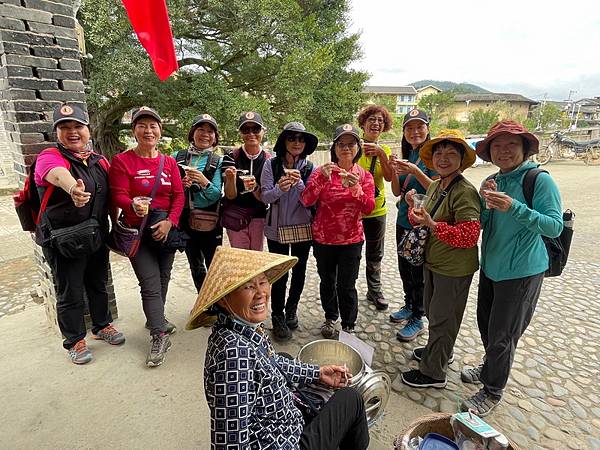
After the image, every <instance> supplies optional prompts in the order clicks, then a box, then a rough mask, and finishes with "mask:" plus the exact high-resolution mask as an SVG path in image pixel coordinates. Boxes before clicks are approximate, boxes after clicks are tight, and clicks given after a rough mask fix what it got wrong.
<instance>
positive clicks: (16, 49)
mask: <svg viewBox="0 0 600 450" xmlns="http://www.w3.org/2000/svg"><path fill="white" fill-rule="evenodd" d="M0 44H2V47H3V51H4V53H6V54H8V53H11V54H16V55H29V45H27V44H21V43H18V42H6V41H5V42H1V41H0Z"/></svg>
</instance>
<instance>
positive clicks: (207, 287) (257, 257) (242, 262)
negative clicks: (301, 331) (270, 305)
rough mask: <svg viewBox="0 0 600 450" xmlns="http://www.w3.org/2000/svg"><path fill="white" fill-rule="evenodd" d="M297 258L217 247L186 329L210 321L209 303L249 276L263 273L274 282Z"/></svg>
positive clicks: (270, 281)
mask: <svg viewBox="0 0 600 450" xmlns="http://www.w3.org/2000/svg"><path fill="white" fill-rule="evenodd" d="M297 262H298V258H296V257H295V256H287V255H280V254H278V253H268V252H257V251H254V250H242V249H239V248H230V247H222V246H219V247H217V250H216V251H215V255H214V257H213V260H212V262H211V263H210V267H209V269H208V272H207V274H206V278H205V279H204V283H202V287H201V288H200V292H199V293H198V297H197V298H196V303H195V304H194V307H193V308H192V312H191V313H190V318H189V320H188V323H187V325H186V326H185V328H186V330H193V329H194V328H198V327H201V326H208V325H211V324H212V323H213V322H214V315H211V314H208V311H209V309H210V307H211V306H212V305H214V304H215V303H217V302H218V301H219V300H221V299H222V298H223V297H225V296H226V295H227V294H229V293H231V292H233V291H235V290H236V289H237V288H239V287H240V286H242V285H243V284H244V283H246V282H248V281H250V280H251V279H252V278H254V277H256V276H257V275H260V274H261V273H265V275H267V278H268V279H269V283H271V284H273V283H274V282H275V281H277V280H278V279H279V278H281V277H282V276H283V275H284V274H285V273H286V272H287V271H289V270H290V269H291V268H292V267H293V266H294V265H295V264H296V263H297Z"/></svg>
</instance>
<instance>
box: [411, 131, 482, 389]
mask: <svg viewBox="0 0 600 450" xmlns="http://www.w3.org/2000/svg"><path fill="white" fill-rule="evenodd" d="M419 154H420V158H421V160H422V161H423V162H424V164H425V166H426V167H428V168H430V169H433V170H435V171H436V172H437V173H438V174H439V176H440V179H439V180H436V181H434V182H433V183H431V184H430V185H429V188H428V189H427V194H426V195H423V194H417V193H416V191H415V190H412V189H411V190H410V191H409V192H407V193H406V202H407V203H408V205H409V207H410V209H409V220H410V221H411V223H412V224H413V225H415V226H416V225H418V226H426V227H428V228H429V237H428V238H427V242H426V244H425V264H424V265H423V276H424V281H425V287H424V294H423V300H424V307H425V314H426V315H427V319H428V320H429V338H428V340H427V345H426V346H425V347H417V348H415V349H414V350H413V357H414V358H415V359H416V360H417V361H419V368H418V369H415V370H410V371H408V372H403V373H402V382H403V383H405V384H407V385H409V386H413V387H417V388H424V387H436V388H442V387H444V386H445V385H446V371H447V369H448V364H449V363H450V362H451V360H452V358H453V351H452V349H453V347H454V342H455V341H456V336H457V335H458V331H459V329H460V324H461V322H462V317H463V314H464V311H465V307H466V305H467V297H468V295H469V288H470V286H471V280H472V279H473V274H474V273H475V272H476V271H477V269H478V268H479V261H478V257H477V240H478V239H479V214H480V204H479V195H478V193H477V189H476V188H475V187H474V186H473V185H472V184H471V183H469V182H468V181H467V180H466V179H465V178H464V177H463V176H462V175H461V173H462V172H463V171H464V170H465V169H467V168H468V167H470V166H472V165H473V163H474V162H475V151H474V150H473V149H472V148H471V146H470V145H469V144H468V143H467V142H465V140H464V137H463V136H462V134H461V133H460V132H459V131H457V130H443V131H441V132H440V134H439V135H438V136H437V137H436V138H435V139H432V140H430V141H428V142H427V143H425V145H423V146H422V147H421V150H420V151H419Z"/></svg>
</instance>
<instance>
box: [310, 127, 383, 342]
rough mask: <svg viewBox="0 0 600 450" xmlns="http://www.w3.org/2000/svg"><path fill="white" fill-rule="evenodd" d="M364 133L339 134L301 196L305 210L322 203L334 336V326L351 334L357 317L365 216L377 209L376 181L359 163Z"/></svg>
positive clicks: (320, 239)
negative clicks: (357, 287)
mask: <svg viewBox="0 0 600 450" xmlns="http://www.w3.org/2000/svg"><path fill="white" fill-rule="evenodd" d="M358 133H359V131H358V129H356V128H355V127H353V126H352V125H350V124H344V125H340V126H339V127H337V128H336V129H335V133H334V135H333V144H332V145H331V149H330V153H331V162H329V163H326V164H323V165H322V166H320V167H319V168H318V169H317V170H315V171H314V172H313V174H312V175H311V177H310V179H309V181H308V185H307V186H306V188H305V189H304V191H303V192H302V195H301V197H300V198H301V201H302V203H303V204H304V206H306V207H310V206H312V205H314V204H317V213H316V215H315V219H314V221H313V224H312V234H313V241H314V250H313V253H314V255H315V259H316V260H317V270H318V272H319V278H320V279H321V283H320V287H319V290H320V295H321V305H322V307H323V310H324V312H325V322H324V323H323V325H322V326H321V334H322V335H323V337H325V338H332V337H334V335H335V331H336V329H335V323H336V321H337V319H338V317H340V316H341V319H342V330H344V331H346V332H350V333H352V332H353V331H354V327H355V325H356V318H357V316H358V295H357V292H356V279H357V278H358V269H359V265H360V258H361V252H362V244H363V241H364V231H363V225H362V216H363V215H368V214H370V213H371V211H373V208H374V207H375V184H374V182H373V176H372V175H371V174H370V173H369V172H367V171H366V170H364V169H363V168H362V167H360V166H359V165H358V164H356V163H357V161H358V159H359V158H360V155H361V153H362V148H361V143H360V136H359V134H358Z"/></svg>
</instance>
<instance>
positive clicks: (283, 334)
mask: <svg viewBox="0 0 600 450" xmlns="http://www.w3.org/2000/svg"><path fill="white" fill-rule="evenodd" d="M271 321H272V322H273V337H274V338H275V339H277V340H278V341H289V340H290V339H291V338H292V330H290V329H289V328H288V326H287V323H286V322H285V318H284V317H283V316H272V317H271Z"/></svg>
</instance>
